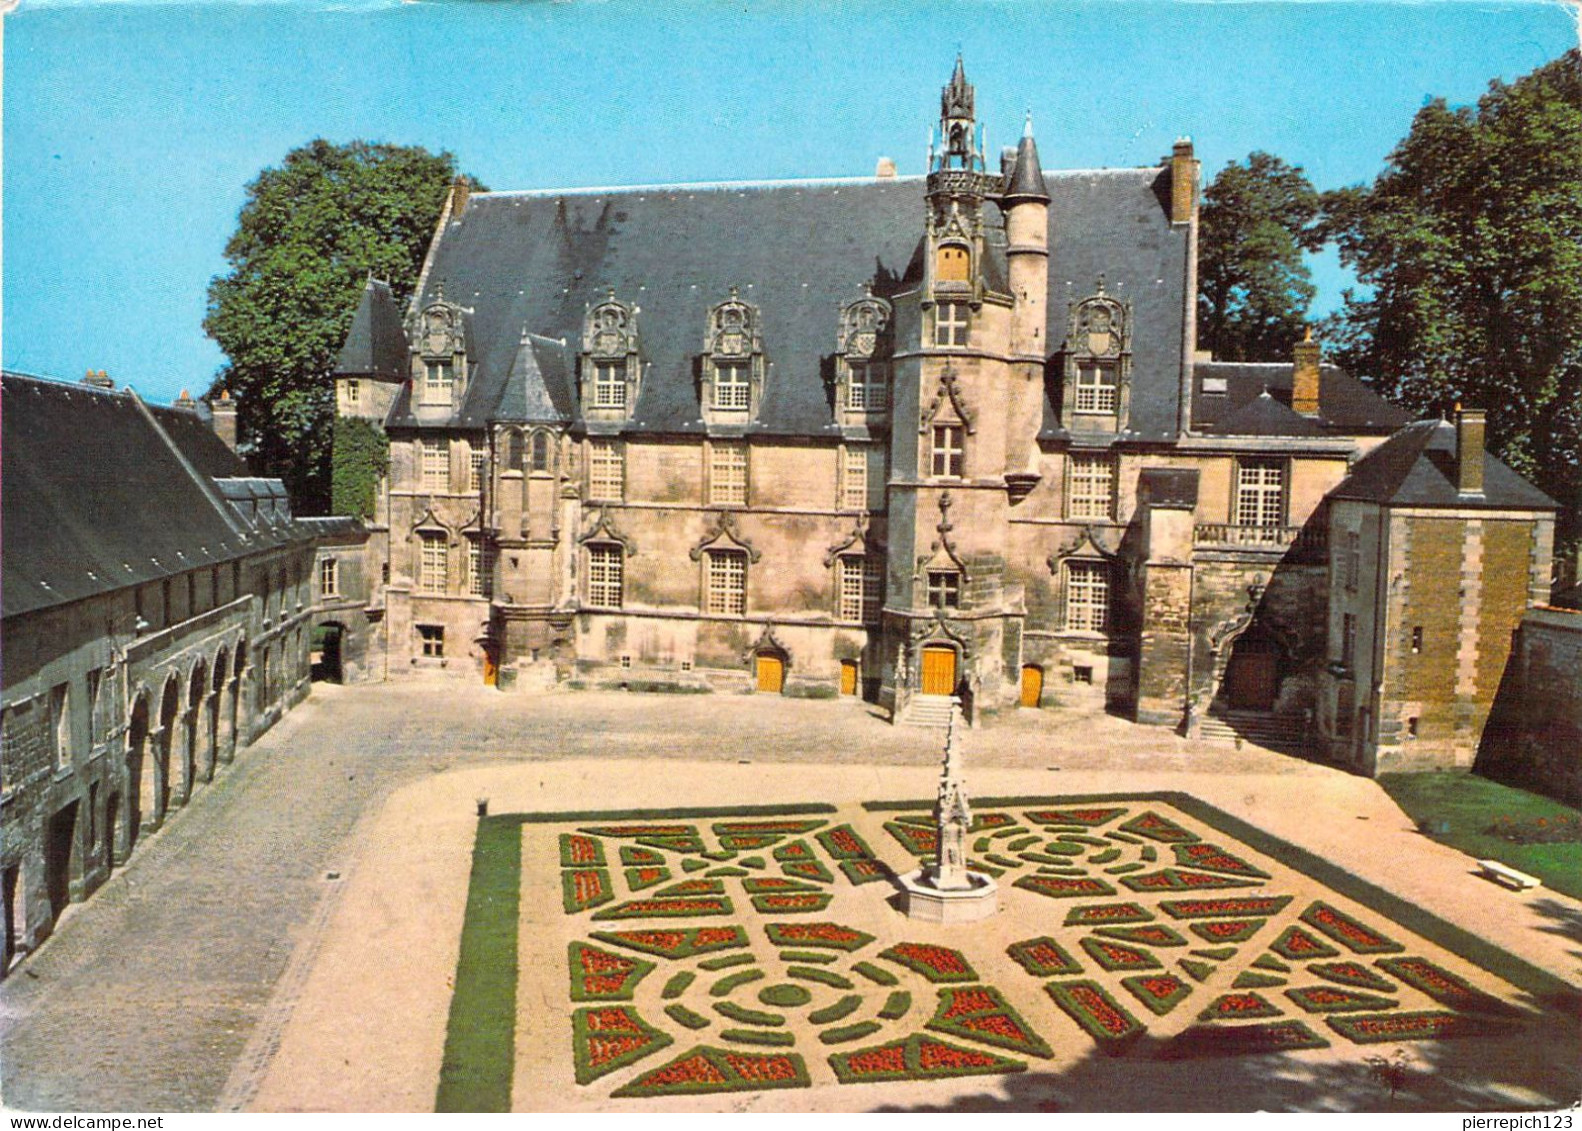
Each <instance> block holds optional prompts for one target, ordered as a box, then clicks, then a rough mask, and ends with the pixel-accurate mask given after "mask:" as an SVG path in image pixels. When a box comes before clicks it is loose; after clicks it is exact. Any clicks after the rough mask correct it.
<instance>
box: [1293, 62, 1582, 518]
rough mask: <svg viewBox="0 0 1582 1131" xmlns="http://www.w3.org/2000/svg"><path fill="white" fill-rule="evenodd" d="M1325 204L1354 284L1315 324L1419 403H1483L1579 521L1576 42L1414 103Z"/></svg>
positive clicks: (1581, 383) (1580, 194) (1523, 459)
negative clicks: (1469, 94)
mask: <svg viewBox="0 0 1582 1131" xmlns="http://www.w3.org/2000/svg"><path fill="white" fill-rule="evenodd" d="M1325 212H1326V220H1325V223H1324V227H1325V229H1326V230H1327V232H1328V233H1329V234H1330V235H1331V236H1332V237H1333V238H1334V239H1335V240H1336V241H1337V242H1338V244H1339V246H1340V255H1341V261H1342V262H1343V263H1345V264H1347V265H1348V266H1350V267H1352V268H1353V269H1354V270H1355V271H1356V273H1357V278H1358V280H1359V281H1360V282H1361V283H1362V284H1363V286H1364V287H1365V288H1366V290H1362V291H1358V292H1347V294H1346V299H1345V304H1344V306H1343V308H1342V309H1341V311H1340V312H1339V313H1338V315H1337V316H1336V317H1334V318H1333V319H1331V320H1330V323H1329V324H1328V325H1327V326H1326V327H1325V330H1326V333H1325V337H1326V338H1327V339H1329V340H1330V341H1331V343H1332V344H1333V345H1336V346H1338V347H1339V348H1338V354H1337V356H1338V357H1339V359H1340V360H1341V362H1342V363H1343V364H1345V365H1347V366H1348V367H1349V368H1351V369H1352V370H1353V371H1354V372H1359V373H1365V374H1367V375H1369V376H1370V377H1372V378H1374V380H1375V381H1376V382H1377V384H1378V386H1379V388H1380V390H1381V391H1382V392H1384V393H1385V394H1386V395H1389V396H1391V397H1393V398H1394V399H1395V400H1397V401H1398V402H1400V403H1402V404H1405V405H1407V406H1409V407H1411V408H1414V409H1417V410H1419V411H1423V412H1428V413H1433V412H1438V413H1446V412H1449V411H1450V410H1451V409H1452V408H1453V406H1454V405H1455V404H1456V403H1457V402H1461V403H1464V404H1467V405H1469V406H1479V407H1483V408H1486V409H1487V410H1488V413H1489V441H1490V444H1491V446H1492V447H1493V448H1494V450H1495V451H1496V452H1497V454H1499V455H1500V456H1501V457H1502V458H1503V459H1504V460H1505V461H1506V462H1507V463H1509V464H1511V466H1513V467H1514V468H1516V470H1517V471H1519V472H1521V473H1522V474H1523V475H1525V476H1527V477H1528V478H1529V479H1531V480H1532V481H1534V482H1535V483H1537V484H1538V485H1539V486H1540V487H1541V488H1543V489H1544V490H1545V491H1547V492H1548V493H1549V494H1550V495H1551V496H1553V497H1554V498H1555V499H1556V500H1557V501H1559V502H1560V503H1561V504H1562V507H1563V508H1564V509H1563V511H1562V518H1561V526H1562V534H1563V536H1565V537H1566V538H1569V539H1573V540H1574V539H1576V538H1578V537H1579V536H1582V54H1579V53H1578V52H1577V51H1572V52H1570V53H1568V54H1567V55H1565V56H1563V57H1562V58H1560V59H1557V60H1555V61H1554V62H1552V63H1549V64H1547V65H1545V66H1543V67H1540V68H1538V69H1537V70H1536V71H1534V72H1532V73H1531V74H1529V75H1526V76H1523V77H1522V78H1520V79H1517V80H1516V81H1515V82H1513V83H1509V84H1507V83H1504V82H1499V81H1496V82H1493V83H1491V84H1490V86H1489V90H1488V93H1487V94H1485V95H1484V96H1483V97H1482V98H1481V99H1480V100H1479V101H1478V104H1477V106H1476V107H1469V106H1457V107H1452V106H1448V105H1447V104H1446V103H1445V101H1444V100H1443V99H1435V100H1434V101H1432V102H1429V103H1428V104H1426V105H1425V106H1424V107H1423V108H1422V109H1421V110H1420V111H1418V113H1417V116H1416V118H1415V119H1414V120H1413V122H1412V127H1411V131H1410V132H1409V133H1408V134H1407V136H1406V138H1405V139H1404V140H1403V141H1402V142H1401V143H1400V145H1398V146H1397V147H1396V149H1395V151H1394V152H1393V153H1391V154H1390V157H1389V161H1388V164H1387V165H1386V167H1385V169H1384V171H1383V172H1382V173H1381V174H1380V175H1379V177H1378V178H1377V179H1376V180H1375V181H1374V182H1373V184H1372V185H1369V186H1358V187H1355V188H1349V189H1343V190H1341V191H1339V192H1335V193H1331V194H1328V195H1327V196H1326V198H1325Z"/></svg>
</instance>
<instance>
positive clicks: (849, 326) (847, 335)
mask: <svg viewBox="0 0 1582 1131" xmlns="http://www.w3.org/2000/svg"><path fill="white" fill-rule="evenodd" d="M894 315H895V311H894V308H893V307H891V305H890V303H889V302H888V301H887V300H885V299H882V298H879V297H877V296H876V295H874V294H873V293H872V291H870V292H868V294H866V295H864V296H863V297H862V298H859V299H857V300H855V301H853V302H849V303H847V304H846V305H845V306H844V307H842V308H841V312H840V331H839V334H838V335H837V338H836V353H837V357H838V366H839V368H838V370H837V374H836V380H837V381H838V383H839V388H838V389H837V393H836V396H837V400H836V403H837V404H838V405H840V406H841V408H842V409H843V410H844V412H845V413H846V414H848V422H849V423H861V422H864V421H866V420H868V419H869V418H871V417H872V416H874V415H881V416H882V415H883V414H884V413H885V412H886V411H887V410H888V409H889V406H890V356H891V354H892V353H893V352H894V348H895V344H894V332H893V325H894V321H895V318H894Z"/></svg>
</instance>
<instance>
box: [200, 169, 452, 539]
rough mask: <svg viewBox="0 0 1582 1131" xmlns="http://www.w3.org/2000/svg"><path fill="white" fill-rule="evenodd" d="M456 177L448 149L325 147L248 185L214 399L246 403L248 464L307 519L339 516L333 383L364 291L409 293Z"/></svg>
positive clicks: (223, 280) (217, 293) (211, 327)
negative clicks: (378, 285)
mask: <svg viewBox="0 0 1582 1131" xmlns="http://www.w3.org/2000/svg"><path fill="white" fill-rule="evenodd" d="M455 176H456V159H455V158H454V157H452V156H451V154H449V153H446V152H441V153H438V154H434V153H430V152H428V151H427V150H426V149H422V148H420V147H417V146H397V145H381V144H372V143H369V142H363V141H354V142H351V143H349V144H346V145H334V144H331V143H330V142H327V141H324V140H323V139H317V140H314V141H311V142H309V143H308V144H306V145H304V146H301V147H299V148H297V149H293V150H292V151H291V152H290V153H288V154H286V157H285V160H284V161H283V162H282V163H281V165H280V167H279V168H269V169H265V170H264V171H263V172H262V173H260V174H259V175H258V179H257V180H255V181H253V183H252V184H250V185H248V186H247V201H246V203H245V204H244V205H243V206H242V211H241V215H240V218H239V220H238V224H237V229H236V233H235V234H234V235H233V236H232V237H231V238H230V241H229V242H228V243H227V244H226V245H225V258H226V261H227V262H228V263H229V264H230V267H231V269H230V272H229V273H228V274H225V275H222V276H218V277H216V278H215V279H214V280H213V281H212V282H210V284H209V303H208V314H207V317H205V318H204V321H203V328H204V330H205V331H207V332H208V334H209V336H210V337H211V338H213V339H214V340H215V341H216V342H218V343H219V344H220V348H221V349H223V350H224V351H225V354H226V357H227V358H228V359H229V360H228V363H227V364H226V365H225V366H224V367H223V368H222V369H221V370H220V372H219V374H218V375H217V376H216V378H215V381H214V385H213V388H212V389H211V392H213V391H218V390H219V389H221V388H226V389H229V390H230V392H231V395H232V396H233V397H235V398H236V399H237V426H238V432H239V436H240V439H241V442H242V444H243V450H244V451H245V453H246V454H247V457H248V461H249V463H250V464H251V465H252V467H253V469H254V470H255V471H257V472H259V473H261V474H265V475H272V476H279V477H281V478H282V479H284V480H285V482H286V486H287V487H288V488H289V489H290V491H291V495H292V499H293V502H294V504H295V505H296V506H297V507H298V508H299V509H300V510H301V512H302V513H304V514H322V513H325V512H326V511H327V510H328V507H329V499H330V464H329V456H330V444H331V430H332V424H333V418H334V412H335V398H334V391H333V388H332V385H331V381H330V379H329V374H330V372H331V370H332V369H333V368H334V364H335V358H336V355H337V354H338V352H339V350H340V346H341V342H342V340H343V339H344V338H345V336H346V331H347V329H348V328H349V326H350V325H351V319H352V315H353V313H355V311H356V309H357V301H358V297H359V295H360V294H361V291H362V288H363V284H364V282H365V281H366V279H367V277H368V276H369V274H370V273H371V274H373V275H375V276H377V277H379V278H382V279H386V280H388V281H389V282H390V285H391V287H392V288H393V289H394V291H395V294H396V297H397V298H398V299H404V298H405V297H406V296H407V295H408V294H410V292H411V290H412V287H413V285H414V283H415V282H416V280H417V274H418V271H419V269H420V268H421V267H422V263H423V257H424V255H425V254H426V252H427V250H428V244H429V240H430V238H431V237H432V235H433V232H434V224H435V222H436V221H437V220H438V218H439V213H440V209H441V207H442V206H443V204H444V201H445V195H446V192H447V190H448V188H449V186H450V184H451V182H452V181H453V180H454V178H455Z"/></svg>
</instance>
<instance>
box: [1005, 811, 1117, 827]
mask: <svg viewBox="0 0 1582 1131" xmlns="http://www.w3.org/2000/svg"><path fill="white" fill-rule="evenodd" d="M1124 812H1126V810H1125V809H1032V810H1029V811H1028V813H1027V819H1028V820H1029V821H1037V822H1038V823H1039V824H1040V825H1086V826H1087V827H1088V828H1092V827H1094V826H1095V825H1102V824H1103V823H1104V822H1105V821H1108V820H1111V819H1113V818H1115V817H1119V816H1120V815H1121V814H1122V813H1124Z"/></svg>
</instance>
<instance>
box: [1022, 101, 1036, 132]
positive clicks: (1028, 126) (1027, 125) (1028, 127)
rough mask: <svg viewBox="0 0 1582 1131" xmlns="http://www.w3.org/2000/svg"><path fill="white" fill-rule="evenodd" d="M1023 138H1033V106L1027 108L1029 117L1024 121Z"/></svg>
mask: <svg viewBox="0 0 1582 1131" xmlns="http://www.w3.org/2000/svg"><path fill="white" fill-rule="evenodd" d="M1022 136H1023V137H1032V136H1033V108H1032V107H1031V106H1029V107H1028V108H1027V117H1026V118H1024V119H1023V120H1022Z"/></svg>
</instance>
